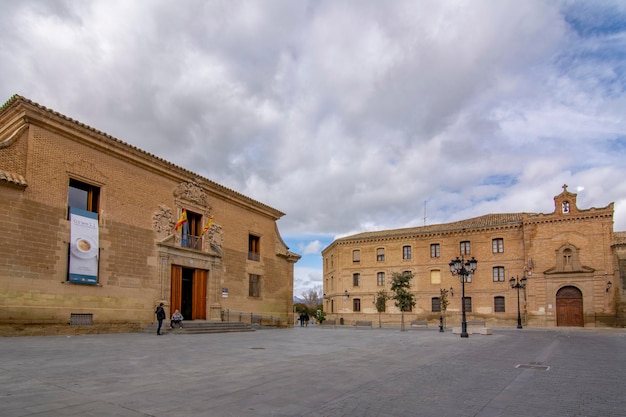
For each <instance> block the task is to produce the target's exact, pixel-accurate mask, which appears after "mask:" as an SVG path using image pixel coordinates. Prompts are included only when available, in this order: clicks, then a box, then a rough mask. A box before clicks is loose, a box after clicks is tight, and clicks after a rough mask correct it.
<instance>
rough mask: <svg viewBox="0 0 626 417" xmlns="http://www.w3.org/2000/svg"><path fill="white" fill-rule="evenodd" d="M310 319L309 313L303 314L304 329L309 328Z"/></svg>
mask: <svg viewBox="0 0 626 417" xmlns="http://www.w3.org/2000/svg"><path fill="white" fill-rule="evenodd" d="M310 319H311V318H310V317H309V313H304V323H305V326H306V327H309V320H310Z"/></svg>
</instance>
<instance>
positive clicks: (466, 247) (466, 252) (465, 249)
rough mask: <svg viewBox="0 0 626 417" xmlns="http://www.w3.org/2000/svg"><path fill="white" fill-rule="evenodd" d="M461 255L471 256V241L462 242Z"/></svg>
mask: <svg viewBox="0 0 626 417" xmlns="http://www.w3.org/2000/svg"><path fill="white" fill-rule="evenodd" d="M460 250H461V255H469V254H470V252H471V251H470V243H469V240H466V241H463V242H461V248H460Z"/></svg>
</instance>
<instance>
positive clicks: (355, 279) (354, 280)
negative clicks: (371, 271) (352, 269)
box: [352, 272, 361, 287]
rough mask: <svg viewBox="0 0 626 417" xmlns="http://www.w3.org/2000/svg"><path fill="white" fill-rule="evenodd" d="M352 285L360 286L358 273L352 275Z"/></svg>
mask: <svg viewBox="0 0 626 417" xmlns="http://www.w3.org/2000/svg"><path fill="white" fill-rule="evenodd" d="M352 285H353V286H354V287H358V286H360V285H361V274H359V273H358V272H357V273H355V274H352Z"/></svg>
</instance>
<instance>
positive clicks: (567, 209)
mask: <svg viewBox="0 0 626 417" xmlns="http://www.w3.org/2000/svg"><path fill="white" fill-rule="evenodd" d="M562 207H563V213H569V201H564V202H563V204H562Z"/></svg>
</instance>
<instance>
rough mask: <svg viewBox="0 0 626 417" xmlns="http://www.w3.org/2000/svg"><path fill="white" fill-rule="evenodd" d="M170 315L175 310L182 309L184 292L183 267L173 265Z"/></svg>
mask: <svg viewBox="0 0 626 417" xmlns="http://www.w3.org/2000/svg"><path fill="white" fill-rule="evenodd" d="M170 289H171V290H170V316H171V315H172V314H173V313H174V311H175V310H178V311H180V309H181V297H182V292H183V267H182V266H178V265H172V278H171V284H170Z"/></svg>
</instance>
